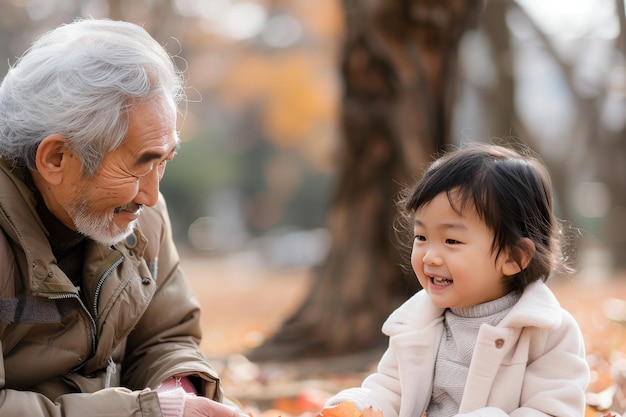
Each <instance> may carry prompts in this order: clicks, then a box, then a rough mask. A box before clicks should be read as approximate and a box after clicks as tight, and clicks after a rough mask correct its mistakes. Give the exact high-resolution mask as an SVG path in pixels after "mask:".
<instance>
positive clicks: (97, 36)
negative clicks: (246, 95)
mask: <svg viewBox="0 0 626 417" xmlns="http://www.w3.org/2000/svg"><path fill="white" fill-rule="evenodd" d="M183 87H184V86H183V78H182V74H181V72H180V71H179V70H177V68H176V66H175V65H174V62H173V60H172V58H171V56H170V55H169V54H168V53H167V52H166V51H165V49H164V48H163V47H162V46H161V45H159V43H158V42H157V41H155V40H154V39H153V38H152V37H151V36H150V35H149V34H148V32H147V31H146V30H145V29H144V28H142V27H141V26H138V25H135V24H132V23H128V22H120V21H113V20H108V19H80V20H76V21H74V22H72V23H69V24H65V25H62V26H59V27H58V28H56V29H54V30H52V31H50V32H48V33H46V34H44V35H43V36H41V37H40V38H39V39H38V40H36V41H35V42H34V43H33V45H32V46H31V47H30V48H29V49H28V50H27V51H26V52H25V54H24V55H23V56H22V57H21V58H19V59H18V61H17V62H16V63H15V65H13V66H12V67H11V68H10V69H9V71H8V73H7V75H6V76H5V77H4V79H3V81H2V84H1V85H0V155H1V156H2V157H3V158H8V159H12V160H14V161H15V163H17V164H21V165H25V166H27V167H28V168H31V169H35V168H36V167H35V156H36V152H37V147H38V146H39V143H40V142H41V141H42V140H43V139H44V138H46V137H47V136H49V135H51V134H60V135H62V136H64V137H66V138H67V141H68V145H69V147H70V148H71V149H72V151H73V152H74V153H75V154H76V156H77V157H78V158H79V159H80V160H81V162H82V164H83V174H85V175H93V174H94V173H95V172H96V170H97V169H98V167H99V165H100V163H101V162H102V160H103V158H104V155H105V154H106V153H107V152H110V151H111V150H113V149H115V148H116V147H117V146H119V145H120V143H121V142H122V140H123V139H124V136H125V135H126V132H127V129H128V108H129V107H130V106H132V104H133V102H136V101H137V100H144V99H150V98H153V97H155V96H157V95H159V94H162V95H164V96H170V97H171V98H172V99H173V100H174V102H176V103H178V102H179V101H180V100H182V99H183V97H184V95H183Z"/></svg>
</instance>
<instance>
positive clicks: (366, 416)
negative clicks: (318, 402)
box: [317, 401, 384, 417]
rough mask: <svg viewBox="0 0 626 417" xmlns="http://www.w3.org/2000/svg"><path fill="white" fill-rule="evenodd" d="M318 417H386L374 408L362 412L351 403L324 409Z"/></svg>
mask: <svg viewBox="0 0 626 417" xmlns="http://www.w3.org/2000/svg"><path fill="white" fill-rule="evenodd" d="M317 417H384V415H383V412H382V411H380V410H374V409H373V408H372V407H369V408H366V409H365V410H363V411H361V410H359V408H358V407H357V406H356V404H354V403H353V402H351V401H344V402H342V403H340V404H338V405H336V406H334V407H327V408H324V409H322V411H320V413H319V414H318V415H317Z"/></svg>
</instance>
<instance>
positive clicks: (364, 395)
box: [324, 346, 401, 417]
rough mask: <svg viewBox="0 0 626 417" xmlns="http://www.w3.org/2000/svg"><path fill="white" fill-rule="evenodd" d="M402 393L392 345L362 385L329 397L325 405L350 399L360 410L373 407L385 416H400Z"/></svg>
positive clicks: (328, 405) (326, 406)
mask: <svg viewBox="0 0 626 417" xmlns="http://www.w3.org/2000/svg"><path fill="white" fill-rule="evenodd" d="M400 393H401V390H400V379H399V375H398V361H397V357H396V354H395V352H394V349H393V347H392V346H390V347H389V348H388V349H387V350H386V351H385V353H384V354H383V356H382V357H381V359H380V361H379V362H378V367H377V370H376V372H374V373H372V374H370V375H369V376H368V377H367V378H365V379H364V380H363V383H362V385H361V386H360V387H356V388H348V389H345V390H343V391H341V392H339V393H338V394H336V395H335V396H333V397H331V398H330V399H328V401H327V402H326V404H325V406H324V407H325V408H329V407H334V406H337V405H339V404H340V403H342V402H345V401H350V402H352V403H354V404H355V405H356V406H357V408H358V409H359V410H360V411H363V410H365V409H366V408H369V407H372V408H373V409H374V410H380V411H382V412H383V415H384V416H385V417H398V413H399V410H400V397H401V395H400Z"/></svg>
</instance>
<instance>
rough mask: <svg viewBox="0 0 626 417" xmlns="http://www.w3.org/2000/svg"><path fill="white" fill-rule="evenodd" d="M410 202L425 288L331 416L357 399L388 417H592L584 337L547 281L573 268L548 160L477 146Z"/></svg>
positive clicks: (387, 328) (451, 158)
mask: <svg viewBox="0 0 626 417" xmlns="http://www.w3.org/2000/svg"><path fill="white" fill-rule="evenodd" d="M400 204H401V208H402V209H403V211H405V212H406V214H407V216H408V217H410V227H411V228H412V229H413V235H414V241H413V248H412V252H411V264H412V267H413V270H414V271H415V274H416V275H417V278H418V280H419V282H420V284H421V285H422V287H423V288H424V289H423V290H421V291H419V292H418V293H417V294H415V295H414V296H413V297H412V298H411V299H409V300H408V301H407V302H406V303H404V304H403V305H402V306H401V307H399V308H398V309H397V310H396V311H394V312H393V313H392V314H391V315H390V317H389V318H388V319H387V320H386V322H385V324H384V325H383V328H382V329H383V332H384V333H385V334H386V335H388V336H389V347H388V349H387V351H386V352H385V354H384V355H383V356H382V358H381V359H380V362H379V363H378V368H377V371H376V372H375V373H372V374H371V375H369V376H368V377H367V378H366V379H365V380H364V381H363V384H362V386H361V387H359V388H349V389H347V390H344V391H341V392H340V393H339V394H337V395H335V396H333V397H332V398H331V399H329V400H328V402H327V403H326V405H325V410H326V409H328V408H331V407H334V406H337V405H339V404H340V403H342V402H345V401H349V402H352V403H354V404H355V405H356V406H357V408H358V409H359V410H362V411H363V410H365V409H366V408H369V407H372V409H373V410H374V411H377V410H380V411H382V412H383V415H384V417H420V416H422V415H423V413H425V412H426V413H427V415H428V417H452V416H457V417H459V416H463V417H469V416H475V417H504V416H508V415H511V416H555V417H561V416H563V417H565V416H568V417H575V416H580V417H582V416H583V415H584V412H585V389H586V387H587V384H588V381H589V367H588V364H587V362H586V360H585V352H584V344H583V338H582V334H581V332H580V329H579V327H578V325H577V323H576V322H575V321H574V319H573V318H572V316H571V315H570V314H569V313H568V312H566V311H565V310H563V309H562V308H561V307H560V305H559V303H558V301H557V300H556V298H555V297H554V295H553V293H552V292H551V291H550V290H549V289H548V287H547V286H546V284H545V283H544V282H545V281H546V280H547V279H548V278H549V277H550V275H551V273H552V272H554V271H555V270H557V269H561V268H563V267H564V263H563V262H562V261H561V251H560V245H559V237H560V229H559V224H558V222H557V219H556V218H555V217H554V214H553V213H552V192H551V181H550V178H549V175H548V172H547V170H546V168H545V167H544V166H543V165H542V164H541V162H540V161H539V160H538V159H537V158H535V157H533V156H531V155H530V152H529V151H524V153H523V154H522V153H518V152H516V151H513V150H511V149H508V148H504V147H500V146H495V145H483V144H473V145H470V146H467V147H464V148H462V149H458V150H456V151H453V152H450V153H448V154H446V155H445V156H443V157H442V158H440V159H438V160H437V161H435V162H434V163H433V164H432V165H431V166H430V167H429V168H428V169H427V170H426V172H425V174H424V176H423V178H422V179H421V181H420V182H419V183H418V184H417V185H416V186H415V187H414V188H413V189H412V190H410V191H409V193H408V194H407V195H406V196H405V197H404V198H403V200H402V201H401V202H400ZM322 414H323V411H322Z"/></svg>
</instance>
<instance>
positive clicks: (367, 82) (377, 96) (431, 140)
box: [248, 0, 482, 361]
mask: <svg viewBox="0 0 626 417" xmlns="http://www.w3.org/2000/svg"><path fill="white" fill-rule="evenodd" d="M481 5H482V2H479V1H476V0H473V1H461V0H443V1H441V0H428V1H426V0H412V1H411V0H403V1H399V0H393V1H391V0H386V1H385V0H378V1H371V0H370V1H365V0H344V1H343V10H344V12H345V19H346V34H345V39H344V45H343V54H342V59H341V66H340V70H341V75H342V77H343V82H344V94H343V103H342V113H341V129H342V138H343V143H342V145H343V149H342V152H341V154H340V160H339V171H338V184H337V188H336V190H335V195H334V198H333V200H332V201H331V205H330V209H329V215H328V220H327V227H328V229H329V230H330V232H331V235H332V238H333V243H332V247H331V250H330V253H329V255H328V258H327V259H326V261H325V263H324V264H323V265H322V266H321V267H320V268H319V270H317V271H316V275H315V281H314V284H313V286H312V288H311V291H310V293H309V295H308V298H306V300H305V301H304V302H303V304H302V305H301V306H300V307H299V309H297V311H295V313H294V314H292V315H291V316H290V317H289V318H288V319H287V320H286V321H285V322H284V323H283V325H282V327H281V328H280V329H279V331H278V332H277V333H276V334H275V335H274V336H273V337H272V338H270V339H269V340H268V341H267V342H266V343H265V344H263V345H261V346H260V347H258V348H256V349H254V350H252V351H251V352H249V355H248V356H249V358H250V359H252V360H254V361H267V360H290V359H294V358H304V357H328V356H336V355H343V354H349V353H354V352H358V351H363V350H366V349H372V348H378V347H381V346H383V344H384V343H385V342H386V338H384V337H383V335H382V334H381V331H380V328H381V325H382V323H383V321H384V320H385V318H386V317H387V316H388V315H389V313H391V311H393V310H394V309H395V308H396V307H398V306H399V305H400V304H401V303H402V302H403V301H405V300H406V299H407V298H408V297H410V296H411V295H412V294H413V293H414V292H415V291H416V290H418V289H419V283H418V281H417V278H415V276H414V274H413V272H412V271H411V269H410V267H409V266H408V265H409V256H408V252H406V251H402V250H400V248H399V247H398V244H397V242H396V240H395V239H394V236H395V235H394V222H395V220H396V217H397V210H396V207H395V203H394V202H395V200H396V199H397V197H398V192H399V191H400V190H401V189H402V188H403V187H404V186H405V185H407V184H409V183H412V182H413V180H414V178H416V177H417V176H419V174H421V171H422V169H423V168H424V166H425V165H426V163H427V162H428V161H429V160H430V158H431V156H432V155H433V154H434V153H435V152H437V151H439V150H440V149H441V147H442V146H443V145H444V144H446V143H448V142H449V138H448V132H447V126H449V119H450V113H451V108H452V107H451V105H452V102H453V97H454V91H453V90H452V89H451V87H453V86H454V85H455V83H454V81H453V80H454V79H455V71H456V55H457V47H458V44H459V41H460V38H461V36H462V35H463V33H464V32H465V30H466V29H467V28H469V27H470V26H471V25H473V24H474V22H475V21H476V17H477V14H478V12H479V11H480V10H481ZM451 80H452V81H451ZM403 237H404V241H405V243H406V244H410V243H411V236H409V235H406V236H403ZM402 265H404V266H406V267H403V266H402Z"/></svg>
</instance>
